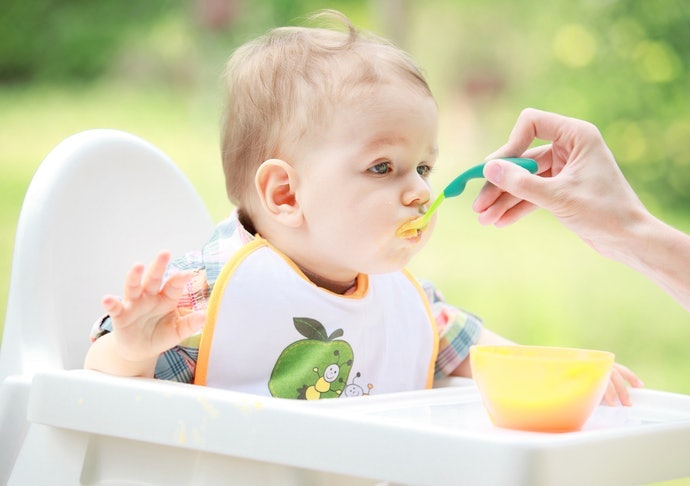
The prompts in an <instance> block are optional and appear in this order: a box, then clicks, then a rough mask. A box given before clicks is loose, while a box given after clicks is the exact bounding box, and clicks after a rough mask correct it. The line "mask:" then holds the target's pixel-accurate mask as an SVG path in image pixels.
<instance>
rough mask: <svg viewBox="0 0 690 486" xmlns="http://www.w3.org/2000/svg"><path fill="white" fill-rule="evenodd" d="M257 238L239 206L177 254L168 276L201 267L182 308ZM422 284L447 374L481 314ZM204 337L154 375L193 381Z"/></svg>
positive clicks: (204, 299)
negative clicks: (197, 246)
mask: <svg viewBox="0 0 690 486" xmlns="http://www.w3.org/2000/svg"><path fill="white" fill-rule="evenodd" d="M253 238H254V237H253V236H252V235H251V234H250V233H249V232H247V230H245V229H244V227H243V226H242V224H241V223H240V221H239V219H238V217H237V212H236V211H235V212H233V214H232V215H231V216H230V217H229V218H227V219H226V220H224V221H222V222H221V223H220V224H218V226H216V228H215V230H214V232H213V234H212V235H211V238H210V239H209V241H208V242H207V243H206V245H204V247H203V248H202V249H201V250H200V251H194V252H189V253H187V254H186V255H184V256H182V257H180V258H177V259H175V260H173V261H172V262H171V263H170V265H169V266H168V269H167V271H166V277H168V276H170V275H172V274H173V273H176V272H180V271H189V270H192V271H194V272H195V273H196V275H195V276H194V277H193V278H192V280H191V281H190V282H189V283H188V284H187V286H186V289H185V293H184V295H183V297H182V298H181V299H180V301H179V304H178V309H179V311H180V312H182V313H185V312H191V311H192V310H203V309H205V308H206V306H207V303H208V298H209V296H210V295H211V290H212V289H213V285H214V284H215V282H216V279H217V278H218V275H219V274H220V272H221V270H222V269H223V267H224V266H225V263H226V262H227V261H228V260H229V259H230V258H231V256H232V255H233V254H234V253H235V252H236V251H237V250H239V249H240V248H241V247H242V246H243V245H245V244H246V243H248V242H249V241H251V240H252V239H253ZM420 284H421V285H422V288H423V289H424V292H425V293H426V296H427V298H428V300H429V303H430V304H431V311H432V313H433V316H434V318H435V320H436V325H437V327H438V333H439V339H440V341H439V352H438V357H437V359H436V371H435V375H436V377H437V378H438V377H443V376H447V375H450V374H451V373H452V372H453V370H455V368H457V367H458V365H459V364H460V363H461V362H462V361H463V360H464V359H465V358H466V357H467V355H468V354H469V349H470V346H472V345H473V344H474V343H476V342H477V339H478V338H479V334H480V331H481V328H482V326H481V320H480V319H479V318H478V317H476V316H475V315H473V314H470V313H468V312H465V311H462V310H460V309H458V308H456V307H453V306H451V305H449V304H447V303H446V302H445V301H444V300H443V297H442V295H441V293H440V292H439V291H438V290H437V289H436V288H435V287H434V286H433V285H431V284H430V283H428V282H424V281H420ZM111 330H112V323H111V321H110V318H109V317H108V316H105V317H103V318H102V319H99V320H98V321H97V322H96V323H95V324H94V327H93V329H92V331H91V340H92V341H95V340H96V339H98V338H99V337H101V336H102V335H104V334H107V333H108V332H110V331H111ZM200 338H201V333H199V334H196V335H194V336H192V337H190V338H188V339H186V340H185V341H183V342H182V343H180V344H179V345H177V346H175V347H174V348H172V349H169V350H168V351H166V352H165V353H163V354H161V356H160V358H159V359H158V362H157V364H156V371H155V377H156V378H159V379H163V380H172V381H179V382H184V383H192V382H193V381H194V371H195V369H196V360H197V357H198V354H199V341H200Z"/></svg>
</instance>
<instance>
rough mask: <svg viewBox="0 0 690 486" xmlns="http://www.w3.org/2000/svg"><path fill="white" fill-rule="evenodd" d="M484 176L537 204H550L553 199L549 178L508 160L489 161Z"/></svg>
mask: <svg viewBox="0 0 690 486" xmlns="http://www.w3.org/2000/svg"><path fill="white" fill-rule="evenodd" d="M484 177H485V178H486V180H487V181H489V182H491V183H492V184H493V185H495V186H497V187H499V188H500V189H503V190H504V191H506V192H508V193H510V194H512V195H513V196H515V197H517V198H519V199H524V200H525V201H529V202H531V203H532V204H535V205H537V206H541V207H544V206H548V205H549V202H550V201H551V198H550V197H549V190H548V182H547V179H545V178H543V177H539V176H538V175H533V174H531V173H530V172H529V171H528V170H527V169H524V168H523V167H520V166H518V165H515V164H511V163H510V162H508V161H505V160H491V161H489V162H487V163H486V165H485V166H484Z"/></svg>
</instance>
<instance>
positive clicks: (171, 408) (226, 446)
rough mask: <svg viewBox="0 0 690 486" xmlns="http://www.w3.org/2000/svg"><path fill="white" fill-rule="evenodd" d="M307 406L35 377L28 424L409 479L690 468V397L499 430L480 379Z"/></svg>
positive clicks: (108, 380) (633, 479) (161, 386)
mask: <svg viewBox="0 0 690 486" xmlns="http://www.w3.org/2000/svg"><path fill="white" fill-rule="evenodd" d="M453 384H454V385H459V386H448V387H444V388H438V389H433V390H425V391H419V392H409V393H398V394H390V395H382V396H374V395H372V396H369V397H362V398H348V399H342V400H340V399H335V400H323V401H320V402H302V401H296V400H283V399H275V398H266V397H258V396H254V395H247V394H243V393H236V392H230V391H225V390H218V389H211V388H204V387H197V386H191V385H182V384H176V383H170V382H161V381H157V380H148V379H129V378H116V377H111V376H106V375H102V374H99V373H95V372H88V371H55V372H46V373H39V374H37V375H35V377H34V379H33V383H32V386H31V395H30V403H29V412H28V417H29V420H30V421H31V422H33V423H38V424H44V425H48V426H52V427H57V428H61V429H70V430H75V431H81V432H87V433H90V434H97V435H101V436H114V437H120V438H123V439H129V440H134V441H143V442H149V443H154V444H160V445H165V446H172V447H177V448H186V449H192V450H196V451H203V452H209V453H213V454H221V455H225V456H235V457H241V458H247V459H252V460H258V461H263V462H269V463H276V464H282V465H290V466H294V467H299V468H306V469H310V470H317V471H324V472H328V473H334V474H346V475H351V476H355V477H360V478H371V479H375V480H386V481H392V482H395V483H404V484H420V485H424V484H429V485H432V484H433V485H447V484H500V485H509V484H529V485H541V484H543V485H553V484H559V485H567V484H578V485H579V484H589V485H591V484H640V483H645V482H651V481H660V480H665V479H671V478H677V477H685V476H690V396H686V395H678V394H672V393H665V392H659V391H653V390H632V399H633V402H634V405H633V406H632V407H615V408H613V407H605V406H601V407H598V408H597V410H596V411H595V413H594V414H593V416H592V417H591V418H590V420H589V421H588V422H587V423H586V424H585V426H584V428H583V429H582V430H581V431H578V432H570V433H561V434H547V433H530V432H519V431H512V430H506V429H500V428H497V427H495V426H493V425H492V424H491V422H490V421H489V419H488V417H487V415H486V413H485V411H484V409H483V407H482V405H481V401H480V398H479V395H478V392H477V390H476V388H475V387H474V385H473V384H472V382H471V381H468V380H464V381H463V380H461V381H455V382H454V383H451V385H453Z"/></svg>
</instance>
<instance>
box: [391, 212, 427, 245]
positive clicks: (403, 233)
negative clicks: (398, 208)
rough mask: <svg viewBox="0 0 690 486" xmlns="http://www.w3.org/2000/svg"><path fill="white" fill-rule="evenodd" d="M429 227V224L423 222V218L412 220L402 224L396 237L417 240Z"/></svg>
mask: <svg viewBox="0 0 690 486" xmlns="http://www.w3.org/2000/svg"><path fill="white" fill-rule="evenodd" d="M427 225H428V223H427V222H425V221H424V220H423V218H422V216H419V217H418V218H415V219H411V220H409V221H408V222H406V223H404V224H402V225H401V226H400V227H399V228H398V229H397V231H396V232H395V236H397V237H398V238H402V239H404V240H406V239H409V238H415V237H417V236H419V234H420V233H421V232H422V231H424V229H425V228H426V227H427Z"/></svg>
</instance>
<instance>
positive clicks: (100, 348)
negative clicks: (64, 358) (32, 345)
mask: <svg viewBox="0 0 690 486" xmlns="http://www.w3.org/2000/svg"><path fill="white" fill-rule="evenodd" d="M169 261H170V254H169V253H168V252H165V251H163V252H160V253H159V254H158V255H157V256H156V257H155V258H154V260H153V262H152V263H151V265H150V266H149V268H148V269H147V270H145V268H144V265H142V264H136V265H134V266H133V267H132V268H131V269H130V270H129V272H128V273H127V277H126V279H125V287H124V293H123V299H122V300H121V301H120V300H118V299H117V298H116V297H113V296H111V295H107V296H105V297H104V298H103V307H104V308H105V310H106V311H107V312H108V314H109V315H110V317H111V320H112V326H113V329H112V332H110V333H108V334H106V335H105V336H103V337H101V338H99V339H97V340H96V341H95V342H94V343H93V344H92V345H91V348H90V349H89V351H88V353H87V355H86V359H85V360H84V368H86V369H92V370H97V371H102V372H104V373H108V374H112V375H120V376H145V377H153V373H154V370H155V367H156V361H157V360H158V356H159V355H160V354H161V353H163V352H165V351H167V350H168V349H170V348H172V347H173V346H175V345H176V344H178V343H180V342H181V341H182V340H184V339H185V338H187V337H189V336H191V335H192V334H194V333H195V332H197V331H198V330H199V329H201V327H202V326H203V324H204V321H205V312H203V311H197V312H192V313H190V314H187V315H184V316H182V315H180V313H179V312H178V309H177V302H178V300H179V298H180V297H181V296H182V293H183V291H184V286H185V284H186V283H187V282H188V281H189V280H190V278H191V277H192V275H193V273H192V272H180V273H176V274H173V275H172V276H170V278H169V279H168V280H167V281H166V282H165V283H164V284H163V275H164V274H165V268H166V266H167V265H168V262H169Z"/></svg>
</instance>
